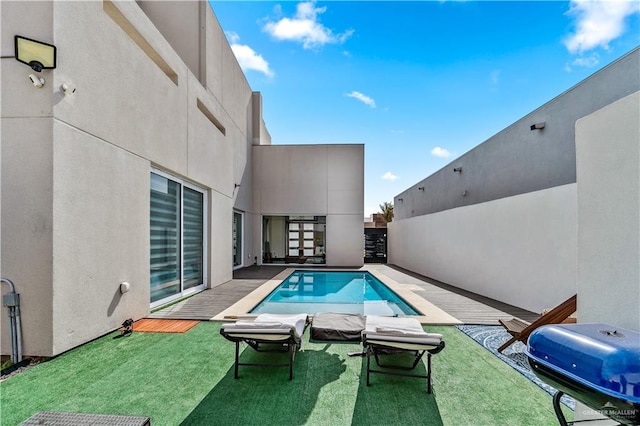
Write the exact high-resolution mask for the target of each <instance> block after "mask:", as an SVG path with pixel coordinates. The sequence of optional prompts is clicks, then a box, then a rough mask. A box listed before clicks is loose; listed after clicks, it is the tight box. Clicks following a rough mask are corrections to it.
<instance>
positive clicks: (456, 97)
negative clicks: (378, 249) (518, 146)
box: [211, 0, 640, 215]
mask: <svg viewBox="0 0 640 426" xmlns="http://www.w3.org/2000/svg"><path fill="white" fill-rule="evenodd" d="M211 5H212V7H213V10H214V13H215V14H216V16H217V17H218V20H219V22H220V25H221V26H222V29H223V30H224V31H225V34H226V35H227V39H228V40H229V42H230V44H231V46H232V49H233V51H234V53H235V55H236V57H237V58H238V62H239V63H240V65H241V66H242V68H243V70H244V72H245V75H246V77H247V80H248V82H249V85H250V86H251V88H252V89H253V90H254V91H260V92H261V93H262V96H263V114H264V120H265V122H266V125H267V128H268V130H269V132H270V133H271V137H272V143H273V144H317V143H364V144H365V205H364V208H365V215H369V214H371V213H375V212H377V211H378V210H379V207H378V206H379V204H381V203H383V202H384V201H389V202H392V201H393V197H394V195H396V194H398V193H400V192H402V191H403V190H404V189H406V188H408V187H409V186H411V185H413V184H415V183H416V182H417V181H419V180H421V179H423V178H425V177H427V176H429V175H430V174H432V173H433V172H435V171H437V170H439V169H440V168H442V167H444V166H445V165H447V164H448V163H450V162H451V161H453V160H454V159H455V158H456V157H458V156H460V155H462V154H464V153H465V152H467V151H469V150H470V149H472V148H473V147H475V146H476V145H478V144H480V143H482V142H483V141H485V140H486V139H488V138H489V137H491V136H492V135H494V134H496V133H497V132H499V131H500V130H502V129H504V128H505V127H507V126H508V125H510V124H511V123H513V122H514V121H516V120H518V119H519V118H521V117H522V116H524V115H526V114H527V113H529V112H531V111H533V110H534V109H536V108H538V107H539V106H541V105H543V104H544V103H546V102H547V101H549V100H551V99H552V98H554V97H555V96H557V95H559V94H561V93H562V92H564V91H565V90H567V89H569V88H570V87H572V86H573V85H575V84H576V83H578V82H580V81H581V80H583V79H584V78H586V77H588V76H589V75H591V74H593V73H594V72H596V71H597V70H599V69H601V68H602V67H604V66H606V65H607V64H609V63H611V62H612V61H614V60H615V59H617V58H619V57H620V56H622V55H624V54H625V53H627V52H628V51H630V50H631V49H633V48H634V47H636V46H638V45H639V44H640V24H639V21H640V19H639V18H640V6H639V5H640V3H639V2H636V1H627V0H617V1H614V0H608V1H594V0H591V1H584V0H583V1H568V2H564V1H538V2H525V1H496V2H490V1H409V2H397V1H372V2H365V1H327V2H320V1H317V2H295V1H281V2H271V1H260V2H257V1H211Z"/></svg>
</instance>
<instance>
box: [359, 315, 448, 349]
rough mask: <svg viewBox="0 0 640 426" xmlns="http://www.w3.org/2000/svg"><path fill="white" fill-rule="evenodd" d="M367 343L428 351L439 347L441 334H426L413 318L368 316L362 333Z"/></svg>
mask: <svg viewBox="0 0 640 426" xmlns="http://www.w3.org/2000/svg"><path fill="white" fill-rule="evenodd" d="M363 335H364V340H366V341H367V342H368V343H375V344H379V345H384V346H389V347H395V348H399V349H409V350H425V349H426V350H428V349H432V348H435V347H437V346H439V345H440V344H441V342H442V334H438V333H427V332H425V331H424V330H423V329H422V325H421V324H420V322H419V321H418V320H417V319H415V318H408V317H407V318H404V317H380V316H374V315H369V316H367V321H366V325H365V331H364V333H363Z"/></svg>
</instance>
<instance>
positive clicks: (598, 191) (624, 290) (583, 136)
mask: <svg viewBox="0 0 640 426" xmlns="http://www.w3.org/2000/svg"><path fill="white" fill-rule="evenodd" d="M639 106H640V92H636V93H635V94H633V95H630V96H627V97H625V98H623V99H621V100H619V101H617V102H614V103H613V104H611V105H609V106H607V107H605V108H603V109H601V110H599V111H596V112H594V113H593V114H590V115H588V116H587V117H584V118H582V119H580V120H578V122H577V123H576V152H577V174H578V267H577V272H578V275H577V277H578V294H579V298H578V318H579V319H580V321H581V322H603V323H607V324H611V325H614V326H618V327H624V328H628V329H631V330H635V331H640V124H639V122H640V107H639Z"/></svg>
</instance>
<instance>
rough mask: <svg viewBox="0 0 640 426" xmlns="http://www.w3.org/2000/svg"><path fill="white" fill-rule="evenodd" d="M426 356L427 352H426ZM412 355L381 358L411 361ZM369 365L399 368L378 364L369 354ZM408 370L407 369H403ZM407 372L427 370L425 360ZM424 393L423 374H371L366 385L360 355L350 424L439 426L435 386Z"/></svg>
mask: <svg viewBox="0 0 640 426" xmlns="http://www.w3.org/2000/svg"><path fill="white" fill-rule="evenodd" d="M425 357H426V355H425ZM412 358H413V357H412V356H407V354H406V353H404V354H395V355H388V356H385V357H383V358H381V361H382V362H383V363H385V364H393V365H407V366H408V365H411V362H412ZM371 366H372V368H374V369H376V370H382V371H389V372H398V371H401V370H395V369H387V368H381V367H379V366H378V365H376V363H375V360H374V358H373V357H372V358H371ZM402 372H403V373H404V372H407V371H402ZM408 373H410V374H419V375H425V374H426V366H425V364H424V362H420V363H419V364H418V365H417V366H416V368H415V369H414V370H411V371H408ZM432 392H433V393H431V394H428V393H427V381H426V379H424V378H415V377H401V376H389V375H385V374H373V373H372V374H371V377H370V386H367V358H366V357H363V358H362V369H361V372H360V384H359V386H358V397H357V400H356V404H355V408H354V412H353V419H352V422H351V424H352V425H363V426H364V425H367V426H368V425H393V424H396V425H409V424H419V425H435V426H442V425H443V422H442V418H441V417H440V411H439V409H438V404H437V402H436V392H437V389H435V388H434V389H433V390H432Z"/></svg>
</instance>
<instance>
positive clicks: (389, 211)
mask: <svg viewBox="0 0 640 426" xmlns="http://www.w3.org/2000/svg"><path fill="white" fill-rule="evenodd" d="M380 212H381V213H382V217H384V220H386V221H387V223H389V222H391V221H392V220H393V204H391V203H389V202H387V201H385V202H384V203H382V204H380Z"/></svg>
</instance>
